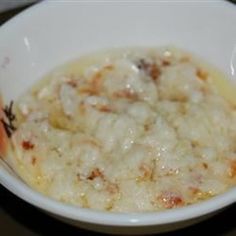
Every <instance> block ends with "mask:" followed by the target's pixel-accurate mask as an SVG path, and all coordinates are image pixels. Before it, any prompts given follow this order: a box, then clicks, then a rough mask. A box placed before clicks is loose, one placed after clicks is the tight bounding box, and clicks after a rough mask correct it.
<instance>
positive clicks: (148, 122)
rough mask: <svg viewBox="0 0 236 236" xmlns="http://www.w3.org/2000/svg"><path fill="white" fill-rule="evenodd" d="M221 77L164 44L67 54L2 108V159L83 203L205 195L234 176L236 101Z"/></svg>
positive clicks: (163, 204)
mask: <svg viewBox="0 0 236 236" xmlns="http://www.w3.org/2000/svg"><path fill="white" fill-rule="evenodd" d="M221 79H222V80H220V79H219V76H218V74H217V73H214V72H213V70H212V69H210V68H209V67H207V66H204V65H203V64H202V63H200V62H199V60H198V59H196V58H195V57H194V56H192V55H190V54H189V53H186V52H184V51H182V50H177V49H173V48H168V47H167V48H157V49H153V48H150V49H148V48H135V49H120V50H111V51H107V52H106V53H98V54H94V55H91V56H88V57H84V58H81V59H79V60H76V61H73V62H69V63H67V64H66V65H64V66H60V67H59V68H57V69H55V70H54V71H52V72H51V73H49V74H48V75H47V76H45V78H43V79H42V80H40V81H39V82H38V83H37V84H36V85H34V86H33V87H32V88H31V89H30V90H29V91H27V92H26V93H25V94H24V95H23V96H21V97H20V98H19V99H18V100H17V101H15V102H14V105H13V104H11V105H10V106H8V107H7V109H5V110H4V113H5V115H4V116H5V117H4V120H2V121H3V126H2V129H3V127H4V128H5V131H6V132H5V133H6V134H7V135H8V136H9V137H10V141H11V148H9V152H11V153H12V155H7V158H6V161H7V162H8V163H9V165H10V166H11V167H12V168H13V169H14V170H15V171H16V172H17V173H18V174H19V175H20V176H21V177H22V179H24V181H25V182H26V183H28V184H29V185H30V186H31V187H33V188H34V189H36V190H38V191H39V192H41V193H43V194H45V195H47V196H49V197H52V198H54V199H56V200H59V201H62V202H66V203H70V204H74V205H78V206H81V207H84V208H92V209H98V210H105V211H113V212H144V211H161V210H165V209H171V208H178V207H182V206H186V205H189V204H193V203H196V202H199V201H203V200H205V199H209V198H211V197H213V196H215V195H218V194H220V193H223V192H225V191H226V190H228V189H229V188H230V187H232V186H234V185H235V184H236V125H235V124H236V107H235V105H236V103H235V101H236V99H234V97H235V96H234V95H233V94H232V93H229V91H230V90H227V88H231V85H230V84H229V83H228V82H226V80H224V79H223V78H221ZM222 81H224V82H222ZM217 83H220V84H221V85H222V84H223V85H224V86H223V87H222V86H221V90H220V89H219V87H218V86H217ZM12 112H13V113H14V115H15V117H14V115H13V114H12ZM9 117H10V118H12V119H11V120H9ZM7 118H8V119H7ZM14 118H16V119H14ZM9 122H10V123H9ZM0 131H1V130H0ZM2 133H4V132H2ZM6 134H5V135H6ZM1 146H2V148H1V152H3V147H5V146H6V145H4V144H2V145H1Z"/></svg>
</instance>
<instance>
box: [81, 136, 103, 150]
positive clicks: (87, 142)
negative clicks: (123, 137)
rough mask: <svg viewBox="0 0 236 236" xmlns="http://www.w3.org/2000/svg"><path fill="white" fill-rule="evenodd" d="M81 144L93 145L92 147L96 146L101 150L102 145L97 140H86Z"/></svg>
mask: <svg viewBox="0 0 236 236" xmlns="http://www.w3.org/2000/svg"><path fill="white" fill-rule="evenodd" d="M81 144H89V145H92V146H96V147H98V148H101V144H100V143H99V142H98V141H97V140H96V139H92V138H91V139H89V138H88V139H84V140H82V141H81Z"/></svg>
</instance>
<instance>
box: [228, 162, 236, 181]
mask: <svg viewBox="0 0 236 236" xmlns="http://www.w3.org/2000/svg"><path fill="white" fill-rule="evenodd" d="M229 176H230V178H234V177H235V176H236V160H233V161H230V168H229Z"/></svg>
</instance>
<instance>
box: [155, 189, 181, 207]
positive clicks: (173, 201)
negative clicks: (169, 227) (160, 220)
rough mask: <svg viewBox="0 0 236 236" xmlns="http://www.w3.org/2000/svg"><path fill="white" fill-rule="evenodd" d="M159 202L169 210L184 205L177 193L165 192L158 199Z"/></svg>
mask: <svg viewBox="0 0 236 236" xmlns="http://www.w3.org/2000/svg"><path fill="white" fill-rule="evenodd" d="M157 200H158V202H159V203H160V204H161V205H162V206H164V207H165V208H167V209H171V208H175V207H179V206H183V205H184V200H183V198H182V196H181V195H180V194H178V193H175V192H163V193H162V194H161V195H159V196H158V197H157Z"/></svg>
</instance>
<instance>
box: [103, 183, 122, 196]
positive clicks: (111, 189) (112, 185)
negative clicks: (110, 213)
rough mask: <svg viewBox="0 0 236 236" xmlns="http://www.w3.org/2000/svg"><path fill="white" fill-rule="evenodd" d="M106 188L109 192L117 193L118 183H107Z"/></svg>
mask: <svg viewBox="0 0 236 236" xmlns="http://www.w3.org/2000/svg"><path fill="white" fill-rule="evenodd" d="M106 190H107V191H108V192H109V193H110V194H117V193H118V192H119V186H118V184H115V183H108V185H107V187H106Z"/></svg>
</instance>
